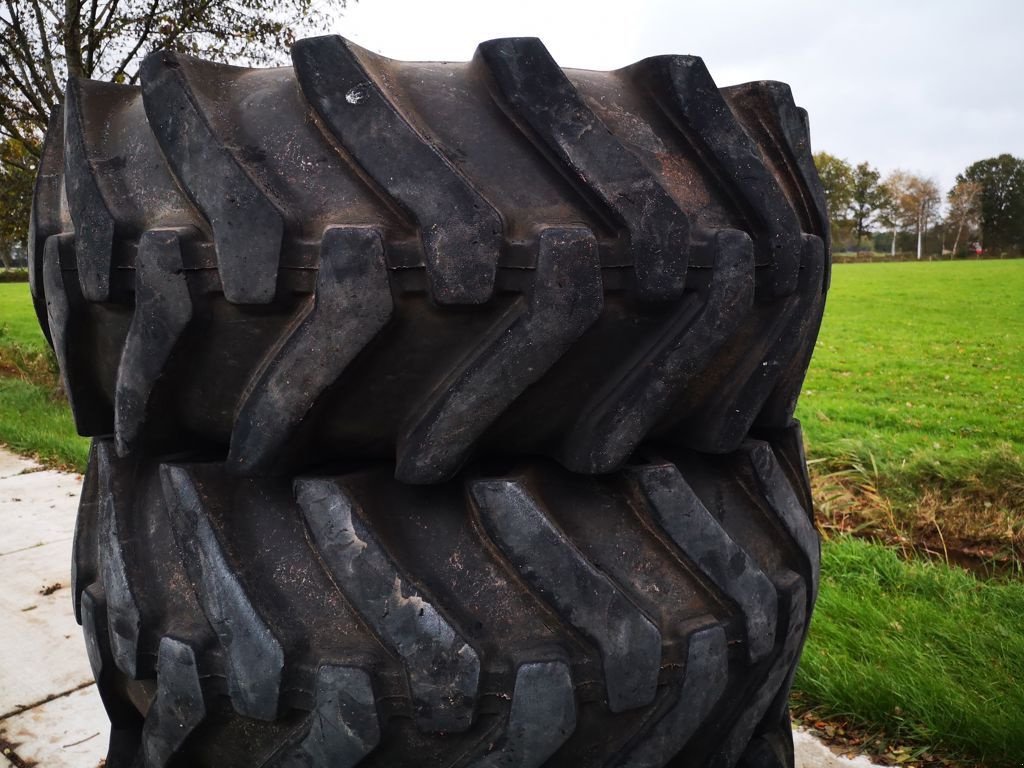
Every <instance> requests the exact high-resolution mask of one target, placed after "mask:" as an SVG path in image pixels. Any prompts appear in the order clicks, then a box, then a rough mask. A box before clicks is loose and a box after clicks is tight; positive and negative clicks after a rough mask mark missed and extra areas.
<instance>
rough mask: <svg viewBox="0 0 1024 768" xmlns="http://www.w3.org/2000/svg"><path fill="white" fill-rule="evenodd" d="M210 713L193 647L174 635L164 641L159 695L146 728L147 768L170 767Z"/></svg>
mask: <svg viewBox="0 0 1024 768" xmlns="http://www.w3.org/2000/svg"><path fill="white" fill-rule="evenodd" d="M205 717H206V702H205V700H204V699H203V688H202V684H201V682H200V680H199V669H198V666H197V664H196V654H195V651H193V650H192V647H191V646H190V645H189V644H188V643H186V642H184V641H182V640H178V639H177V638H174V637H165V638H163V639H162V640H161V641H160V650H159V654H158V658H157V689H156V698H154V699H153V703H152V705H151V706H150V708H149V712H148V713H147V714H146V724H145V725H144V726H143V728H142V757H143V764H144V765H145V766H146V768H167V766H168V765H170V764H171V760H172V759H173V758H174V756H175V755H176V754H177V753H178V751H179V750H180V749H181V747H182V745H183V744H184V743H185V740H186V739H187V738H188V737H189V734H191V733H192V731H193V730H195V728H196V727H197V726H198V725H199V724H200V723H201V722H202V721H203V719H204V718H205Z"/></svg>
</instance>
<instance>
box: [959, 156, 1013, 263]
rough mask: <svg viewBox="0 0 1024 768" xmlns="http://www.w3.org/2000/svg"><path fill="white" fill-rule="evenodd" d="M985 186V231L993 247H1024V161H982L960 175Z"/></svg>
mask: <svg viewBox="0 0 1024 768" xmlns="http://www.w3.org/2000/svg"><path fill="white" fill-rule="evenodd" d="M956 180H957V183H958V184H959V183H961V182H965V181H966V182H972V183H975V184H979V185H980V186H981V233H982V238H983V242H984V244H985V248H986V249H989V250H1002V249H1013V250H1022V249H1024V160H1021V159H1020V158H1017V157H1014V156H1013V155H999V157H990V158H988V159H987V160H979V161H978V162H976V163H974V164H973V165H971V166H970V167H969V168H968V169H967V170H966V171H964V172H963V173H961V174H960V175H958V176H957V177H956Z"/></svg>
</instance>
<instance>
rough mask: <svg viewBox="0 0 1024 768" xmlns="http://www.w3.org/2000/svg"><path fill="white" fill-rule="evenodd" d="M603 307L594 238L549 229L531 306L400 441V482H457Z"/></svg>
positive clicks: (485, 346)
mask: <svg viewBox="0 0 1024 768" xmlns="http://www.w3.org/2000/svg"><path fill="white" fill-rule="evenodd" d="M603 304H604V296H603V286H602V283H601V265H600V262H599V260H598V253H597V241H596V240H595V239H594V236H593V234H592V233H591V232H590V231H589V230H587V229H582V228H548V229H545V230H543V231H542V232H541V234H540V243H539V250H538V256H537V273H536V276H535V278H534V282H533V291H532V295H531V296H530V299H529V305H528V307H525V308H524V307H523V303H522V302H521V301H520V302H518V303H517V304H515V305H513V307H511V308H510V309H509V310H508V311H507V312H506V313H505V315H503V316H502V317H500V318H499V320H498V322H497V323H495V325H494V326H493V328H492V329H491V331H490V332H489V333H488V334H487V335H486V336H485V337H484V338H483V339H482V340H481V342H480V344H479V346H478V347H477V348H476V349H475V350H474V351H473V352H471V353H470V354H469V355H468V356H467V357H466V359H465V360H464V361H463V363H462V364H461V365H460V366H458V367H456V368H455V369H454V370H453V371H452V373H451V375H450V376H448V377H447V378H445V379H444V380H443V381H442V382H441V383H440V384H439V385H438V386H437V388H436V389H435V390H434V392H433V393H432V395H431V399H430V401H429V402H428V403H427V404H425V405H423V406H421V407H419V408H416V409H414V411H413V412H414V414H415V422H414V423H413V425H412V426H411V427H409V428H408V429H407V430H405V431H404V433H403V434H402V436H401V437H400V438H399V442H398V450H397V455H398V459H397V467H396V469H395V478H396V479H398V480H400V481H402V482H405V483H435V482H438V481H440V480H445V479H448V478H450V477H451V476H452V475H453V474H454V473H455V472H457V471H458V469H459V468H460V467H461V466H462V464H463V463H464V462H465V461H466V459H467V457H468V456H469V454H470V451H471V449H472V447H473V444H474V442H475V441H476V440H478V439H479V438H480V436H481V435H482V434H483V433H484V432H485V431H486V430H487V428H488V427H489V426H490V425H491V424H492V423H493V422H494V421H495V420H497V418H498V417H499V416H500V415H501V414H502V413H503V412H504V411H505V410H506V409H507V408H508V406H509V405H511V404H512V402H513V401H514V400H515V399H516V397H518V396H519V395H520V394H522V392H523V391H524V390H525V389H526V388H527V387H529V386H530V385H531V384H533V383H535V382H536V381H538V380H539V379H540V378H541V377H542V376H543V375H544V374H545V373H546V372H547V371H548V369H549V368H550V367H551V366H552V365H554V364H555V363H556V362H557V361H558V360H559V359H560V358H561V357H562V355H563V354H565V352H566V351H567V350H568V348H569V347H570V346H571V345H572V343H573V342H575V341H576V340H577V339H578V338H579V337H580V336H581V335H582V334H583V332H584V331H586V330H587V328H589V327H590V326H591V325H592V324H593V323H594V322H595V321H596V320H597V318H598V316H599V315H600V314H601V308H602V306H603Z"/></svg>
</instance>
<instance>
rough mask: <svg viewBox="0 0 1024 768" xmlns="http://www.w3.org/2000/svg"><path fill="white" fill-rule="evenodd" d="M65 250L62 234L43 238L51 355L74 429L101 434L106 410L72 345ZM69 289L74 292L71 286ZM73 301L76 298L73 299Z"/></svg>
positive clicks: (74, 328) (74, 332)
mask: <svg viewBox="0 0 1024 768" xmlns="http://www.w3.org/2000/svg"><path fill="white" fill-rule="evenodd" d="M66 248H67V244H66V241H65V236H64V235H53V236H52V237H49V238H47V240H46V245H45V247H44V250H43V285H44V293H45V295H46V315H47V319H48V323H49V327H50V336H51V338H52V340H53V354H54V355H55V356H56V358H57V364H58V365H59V366H60V373H61V380H62V381H63V383H64V392H65V393H66V394H67V398H68V404H69V405H70V406H71V413H72V415H73V416H74V417H75V427H76V428H77V430H78V434H80V435H102V434H106V433H108V432H109V431H110V419H109V418H108V417H109V414H110V407H109V404H108V403H106V402H104V401H103V398H102V396H101V395H100V394H99V393H97V392H96V390H95V384H94V382H93V381H92V379H91V378H90V377H89V376H86V375H83V374H84V371H83V370H82V369H83V368H84V367H85V366H86V364H87V361H86V360H84V359H83V356H84V351H83V350H80V349H78V348H77V346H76V341H77V340H78V333H79V332H80V330H81V328H80V326H79V325H78V323H77V317H75V314H76V313H75V312H73V308H72V301H73V300H72V296H71V295H69V286H68V285H67V284H66V283H65V279H64V270H63V265H62V262H63V258H62V251H64V250H65V249H66ZM70 290H71V291H74V292H75V293H77V292H78V287H77V286H76V285H74V284H72V286H70ZM76 299H77V297H76Z"/></svg>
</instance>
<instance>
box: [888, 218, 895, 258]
mask: <svg viewBox="0 0 1024 768" xmlns="http://www.w3.org/2000/svg"><path fill="white" fill-rule="evenodd" d="M889 255H890V256H892V257H893V258H894V259H895V258H896V226H895V225H893V228H892V249H891V250H890V252H889Z"/></svg>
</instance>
